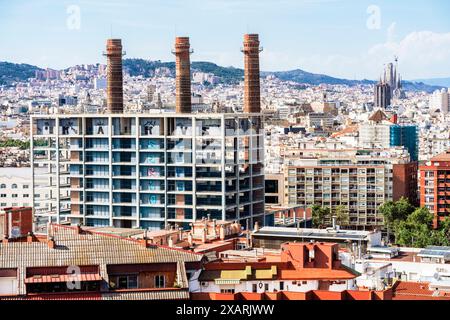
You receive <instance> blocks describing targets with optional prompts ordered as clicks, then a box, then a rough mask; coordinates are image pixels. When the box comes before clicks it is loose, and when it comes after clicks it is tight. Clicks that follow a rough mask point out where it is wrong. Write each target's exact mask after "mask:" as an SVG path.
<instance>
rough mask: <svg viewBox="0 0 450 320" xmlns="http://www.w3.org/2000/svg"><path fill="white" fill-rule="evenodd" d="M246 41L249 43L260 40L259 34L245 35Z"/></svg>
mask: <svg viewBox="0 0 450 320" xmlns="http://www.w3.org/2000/svg"><path fill="white" fill-rule="evenodd" d="M244 40H246V41H249V40H253V41H258V40H259V34H257V33H247V34H244Z"/></svg>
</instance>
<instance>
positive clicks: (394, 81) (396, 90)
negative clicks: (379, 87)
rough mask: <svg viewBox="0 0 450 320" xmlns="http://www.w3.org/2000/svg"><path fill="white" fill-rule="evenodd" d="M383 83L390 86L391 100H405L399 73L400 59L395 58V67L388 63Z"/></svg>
mask: <svg viewBox="0 0 450 320" xmlns="http://www.w3.org/2000/svg"><path fill="white" fill-rule="evenodd" d="M383 82H384V83H387V84H388V85H389V89H390V94H391V98H394V97H395V98H397V99H403V98H404V96H405V94H404V92H403V90H402V89H403V88H402V79H401V76H400V73H399V72H398V58H397V57H395V65H394V64H393V63H388V64H387V65H386V68H385V69H384V75H383Z"/></svg>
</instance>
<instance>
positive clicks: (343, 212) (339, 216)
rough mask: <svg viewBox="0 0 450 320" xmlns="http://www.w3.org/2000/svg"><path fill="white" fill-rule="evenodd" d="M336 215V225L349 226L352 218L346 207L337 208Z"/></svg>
mask: <svg viewBox="0 0 450 320" xmlns="http://www.w3.org/2000/svg"><path fill="white" fill-rule="evenodd" d="M334 215H335V216H336V223H337V224H338V225H340V226H345V225H348V224H349V222H350V218H349V215H348V211H347V209H346V208H345V206H343V205H340V206H337V207H336V209H335V210H334Z"/></svg>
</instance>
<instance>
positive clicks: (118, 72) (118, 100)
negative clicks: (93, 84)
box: [105, 39, 123, 113]
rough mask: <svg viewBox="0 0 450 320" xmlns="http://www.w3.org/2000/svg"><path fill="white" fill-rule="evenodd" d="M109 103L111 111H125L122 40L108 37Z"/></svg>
mask: <svg viewBox="0 0 450 320" xmlns="http://www.w3.org/2000/svg"><path fill="white" fill-rule="evenodd" d="M105 55H106V57H107V58H108V67H107V88H106V90H107V105H108V111H109V112H111V113H122V112H123V74H122V40H120V39H108V40H107V42H106V53H105Z"/></svg>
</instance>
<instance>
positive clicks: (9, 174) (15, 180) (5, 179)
mask: <svg viewBox="0 0 450 320" xmlns="http://www.w3.org/2000/svg"><path fill="white" fill-rule="evenodd" d="M31 184H32V183H31V168H29V167H24V168H0V208H6V207H29V206H31V203H32V194H31V193H32V185H31ZM45 194H46V193H45V190H38V191H37V192H36V197H41V196H42V197H44V198H45Z"/></svg>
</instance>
